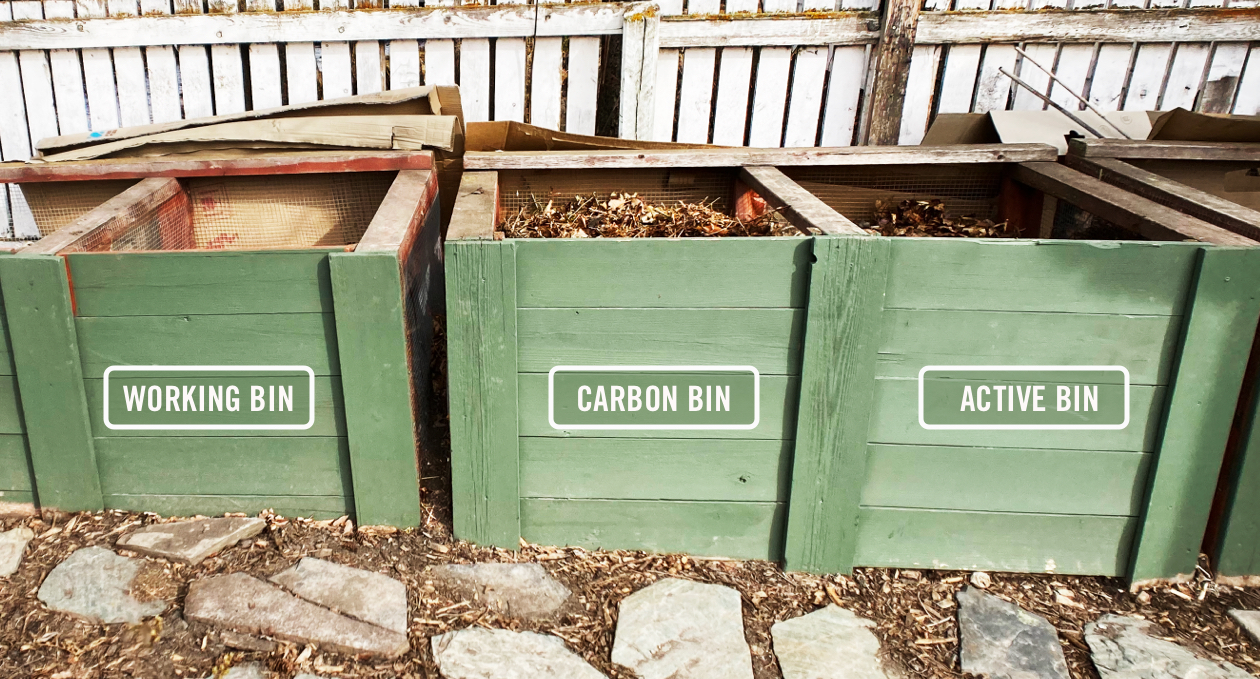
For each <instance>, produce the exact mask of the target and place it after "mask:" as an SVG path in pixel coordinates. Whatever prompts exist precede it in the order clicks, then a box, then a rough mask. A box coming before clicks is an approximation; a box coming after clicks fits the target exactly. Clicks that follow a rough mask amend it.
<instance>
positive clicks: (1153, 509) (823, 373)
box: [446, 145, 1260, 582]
mask: <svg viewBox="0 0 1260 679" xmlns="http://www.w3.org/2000/svg"><path fill="white" fill-rule="evenodd" d="M1056 159H1057V154H1056V153H1055V152H1054V151H1053V149H1052V148H1051V147H1046V146H1041V145H1005V146H1002V145H977V146H951V147H939V148H934V147H918V148H916V147H900V148H898V147H873V148H845V149H807V150H806V149H802V150H773V151H770V150H765V151H763V150H753V149H732V150H712V151H708V150H704V151H694V150H686V151H678V152H656V151H651V152H643V151H608V152H550V153H493V154H482V153H469V154H467V155H466V156H465V174H464V179H463V183H462V185H461V187H460V192H459V194H458V196H457V197H456V203H455V206H454V214H453V217H452V221H451V226H450V229H449V232H448V240H447V245H446V250H447V295H448V298H447V299H448V302H447V308H448V333H449V335H448V340H449V349H448V356H449V359H448V360H449V361H450V368H449V375H450V394H451V436H452V476H453V479H452V483H453V502H454V518H455V531H456V534H457V535H458V536H460V537H462V538H465V539H469V540H472V541H475V542H481V543H488V544H493V545H497V546H500V547H508V548H510V547H513V546H515V545H516V544H517V543H518V541H519V540H520V539H521V538H522V519H521V512H522V509H521V507H522V501H521V492H520V484H521V478H520V477H521V472H520V448H519V446H520V436H521V435H522V431H523V429H522V428H521V427H520V426H519V424H518V420H517V418H519V417H520V412H521V411H520V410H519V409H518V401H517V399H518V386H517V383H516V375H517V338H516V308H517V283H516V264H515V257H516V255H515V254H514V253H515V250H514V248H515V247H516V246H514V245H513V243H514V241H513V240H512V239H506V240H502V239H500V240H496V239H495V234H494V228H495V226H496V224H497V221H498V215H497V210H498V195H497V191H498V186H497V171H500V170H512V171H528V170H537V169H562V170H564V169H568V170H573V169H592V168H617V169H631V168H671V167H674V168H694V167H730V168H739V178H740V179H741V180H742V181H743V182H744V183H746V184H747V185H749V186H751V187H753V188H754V189H755V190H756V191H758V192H759V193H760V194H761V195H762V197H763V198H765V199H766V200H767V201H768V202H769V203H770V204H771V205H773V206H775V207H778V208H780V209H781V211H782V213H783V214H785V215H786V216H787V218H788V219H789V221H791V222H792V223H793V224H797V225H802V226H804V225H808V226H813V227H816V228H818V229H820V230H821V231H822V232H823V234H824V235H822V236H815V237H813V239H812V241H813V243H812V247H813V264H812V267H811V273H810V274H809V276H810V279H809V283H808V290H809V293H808V302H807V308H806V321H805V326H804V339H803V340H802V344H803V348H802V356H803V358H802V365H803V367H802V368H801V378H800V387H799V401H800V402H799V406H798V409H797V416H796V431H795V439H794V447H795V449H794V454H793V455H792V459H793V461H792V463H791V466H792V471H791V473H790V477H791V479H793V480H792V481H791V487H790V502H789V503H788V509H787V520H786V523H785V525H786V529H785V535H783V536H782V540H783V552H782V553H783V557H784V560H785V561H786V564H787V567H788V568H789V569H793V570H808V571H816V572H848V571H849V570H851V569H852V568H853V567H854V566H860V565H890V564H864V563H862V562H861V559H860V558H859V557H858V555H857V554H856V541H857V523H858V515H859V509H860V508H859V505H858V501H859V500H858V498H859V494H860V491H861V487H862V483H863V481H864V473H865V472H864V470H865V457H866V443H867V425H868V418H869V416H870V414H871V410H872V406H870V405H869V403H868V401H869V398H870V394H871V393H872V392H871V390H872V389H873V384H874V379H875V378H874V374H875V369H874V363H875V351H874V347H875V346H876V345H877V344H878V343H879V341H880V337H879V334H880V325H879V323H878V322H877V320H876V317H877V316H878V312H879V311H880V310H881V309H882V300H883V295H884V286H885V281H886V280H888V277H889V276H890V275H893V274H895V273H896V272H895V271H890V264H889V254H888V253H889V246H888V244H889V242H890V241H892V240H897V239H888V238H883V237H876V236H870V235H869V234H867V233H866V232H865V231H863V230H861V229H859V228H858V227H856V226H855V225H853V224H852V222H850V221H849V220H848V219H846V218H845V217H843V216H842V215H840V214H838V213H837V212H835V211H834V210H832V209H831V208H830V207H828V206H827V205H825V204H824V203H823V202H822V201H821V200H819V199H818V198H817V197H815V196H814V195H813V194H811V193H810V192H809V191H807V190H805V189H804V188H803V187H802V186H801V185H799V184H797V183H796V182H794V181H792V180H791V179H789V178H788V177H787V176H786V175H785V174H784V173H783V171H781V170H780V169H778V168H779V167H787V166H807V165H820V166H823V165H833V166H834V165H863V164H871V165H884V164H916V163H923V164H948V163H994V162H1004V163H1012V164H1014V167H1013V175H1014V179H1015V180H1017V181H1018V182H1019V183H1022V184H1025V185H1027V186H1029V187H1031V188H1033V189H1037V190H1039V191H1043V192H1045V193H1046V194H1048V195H1051V196H1058V197H1061V198H1064V199H1067V200H1069V201H1071V202H1072V203H1074V204H1076V205H1078V206H1079V207H1081V208H1083V209H1086V210H1088V211H1090V212H1093V213H1095V214H1098V215H1100V216H1102V217H1103V218H1105V219H1108V220H1110V221H1113V222H1116V223H1118V224H1120V225H1122V226H1127V227H1129V228H1131V229H1134V230H1137V231H1139V232H1141V233H1143V234H1145V235H1147V236H1148V237H1150V238H1153V239H1161V240H1183V239H1191V238H1193V239H1197V240H1200V241H1203V242H1207V243H1211V244H1214V245H1215V244H1219V245H1223V246H1238V247H1219V248H1218V247H1202V246H1194V245H1188V246H1186V247H1192V248H1195V250H1196V253H1195V254H1194V256H1193V257H1191V258H1190V259H1188V260H1186V261H1188V262H1189V265H1188V266H1189V269H1187V272H1186V276H1187V277H1188V281H1189V285H1190V295H1191V299H1190V300H1189V301H1187V303H1186V307H1185V311H1184V312H1183V313H1184V315H1183V317H1182V319H1181V321H1180V322H1181V324H1182V327H1181V333H1180V338H1181V339H1182V340H1183V342H1184V343H1187V344H1190V343H1193V344H1197V345H1199V346H1211V347H1213V348H1214V351H1211V352H1206V353H1207V354H1210V355H1203V354H1204V352H1186V353H1185V354H1182V355H1180V356H1179V357H1176V356H1174V357H1170V358H1169V360H1170V362H1171V363H1170V364H1171V368H1170V370H1171V376H1170V380H1176V382H1175V383H1176V387H1175V388H1170V392H1171V393H1170V395H1169V396H1167V397H1165V398H1164V400H1163V404H1164V405H1165V412H1164V414H1163V417H1162V418H1161V419H1160V421H1159V422H1158V423H1156V424H1157V425H1158V426H1159V428H1160V430H1162V431H1165V432H1166V433H1165V434H1164V436H1163V437H1162V439H1161V440H1160V442H1159V448H1158V454H1157V457H1158V458H1159V460H1160V471H1159V472H1158V473H1150V474H1149V475H1148V476H1147V477H1146V482H1147V483H1148V485H1149V487H1148V488H1146V489H1145V490H1146V502H1145V504H1144V511H1143V514H1142V516H1140V517H1137V518H1136V519H1135V520H1134V522H1133V524H1132V526H1131V529H1130V530H1132V533H1131V534H1132V535H1133V543H1132V544H1133V546H1132V549H1131V551H1130V552H1129V558H1128V559H1127V562H1126V563H1124V564H1121V565H1120V566H1119V568H1120V572H1116V573H1112V574H1115V575H1124V576H1127V577H1129V578H1130V579H1131V580H1134V581H1139V582H1140V581H1147V580H1152V579H1158V578H1175V577H1179V576H1187V575H1188V574H1192V573H1193V570H1194V565H1195V557H1196V556H1197V547H1198V543H1199V541H1201V539H1202V534H1203V528H1204V525H1205V524H1206V521H1207V507H1208V505H1209V503H1210V499H1211V495H1212V488H1213V486H1214V484H1215V476H1214V475H1210V474H1204V473H1200V472H1199V471H1198V470H1200V469H1205V468H1210V469H1213V470H1214V469H1216V468H1218V467H1219V462H1220V456H1221V453H1222V452H1223V448H1224V440H1225V436H1226V435H1227V434H1228V430H1229V422H1228V420H1229V417H1228V414H1226V415H1222V414H1221V412H1219V411H1218V410H1216V409H1213V408H1208V407H1200V405H1199V404H1200V403H1203V404H1218V403H1224V402H1225V401H1230V400H1231V399H1234V398H1236V397H1237V388H1238V386H1239V385H1238V384H1236V383H1232V382H1230V380H1228V379H1226V380H1225V382H1224V383H1219V384H1201V383H1197V382H1196V380H1195V377H1196V376H1199V375H1203V374H1205V373H1214V372H1219V371H1220V370H1221V367H1222V366H1225V368H1230V367H1239V366H1241V365H1243V364H1245V361H1246V350H1247V348H1248V347H1249V344H1248V346H1246V347H1245V346H1242V345H1241V344H1239V343H1237V342H1235V341H1233V340H1232V337H1233V335H1234V334H1235V332H1236V330H1237V328H1238V327H1240V324H1241V325H1250V326H1254V325H1255V323H1256V319H1257V317H1260V301H1255V300H1252V301H1251V302H1249V303H1245V304H1242V305H1235V304H1233V300H1232V299H1228V298H1227V299H1222V298H1221V295H1220V291H1219V290H1218V289H1217V288H1219V282H1220V280H1221V279H1222V278H1223V279H1225V280H1229V277H1230V276H1234V277H1236V279H1238V278H1241V279H1247V280H1249V279H1255V281H1256V282H1257V283H1260V271H1255V272H1253V271H1249V270H1247V266H1246V265H1249V264H1251V263H1253V262H1255V261H1256V256H1257V255H1260V251H1256V250H1252V248H1251V247H1249V246H1252V245H1255V244H1256V243H1255V242H1254V241H1251V240H1249V239H1247V238H1243V237H1240V236H1237V235H1235V234H1232V233H1230V232H1228V231H1225V230H1223V229H1220V228H1217V227H1214V226H1212V225H1210V224H1207V223H1205V222H1203V221H1201V220H1198V219H1195V218H1193V217H1188V216H1186V215H1183V214H1181V213H1179V212H1177V211H1175V210H1171V209H1169V208H1166V207H1164V206H1161V205H1158V204H1156V203H1154V202H1152V201H1149V200H1146V199H1143V198H1140V197H1137V196H1133V195H1129V194H1123V193H1119V194H1118V193H1117V192H1116V191H1115V190H1114V189H1112V188H1110V187H1109V186H1108V185H1107V184H1105V183H1104V182H1101V181H1099V180H1097V179H1093V178H1091V177H1088V176H1085V175H1082V174H1080V173H1078V172H1075V171H1073V170H1071V169H1069V168H1066V167H1064V166H1062V165H1059V164H1058V163H1056V162H1053V161H1054V160H1056ZM1039 214H1040V213H1039ZM1043 228H1044V227H1043ZM645 240H651V239H645ZM684 240H687V239H684ZM696 240H704V239H696ZM723 240H725V239H723ZM736 240H738V239H736ZM943 240H944V239H943ZM950 240H952V239H950ZM582 242H583V243H585V242H588V241H582ZM1033 244H1036V243H1035V242H1034V243H1033ZM1173 247H1181V246H1178V245H1174V246H1173ZM1252 268H1256V267H1252ZM1200 343H1202V344H1200ZM1215 349H1219V351H1215ZM811 366H812V367H811ZM1239 372H1240V371H1239ZM1240 379H1241V377H1239V381H1240ZM1231 389H1232V393H1230V392H1231ZM837 402H843V403H853V404H856V405H855V406H854V407H852V408H846V409H845V412H844V413H843V414H841V413H839V412H836V411H837V409H835V408H830V407H828V406H827V404H832V403H837ZM509 413H510V415H508V414H509ZM1217 444H1219V445H1217ZM525 537H526V538H528V537H529V536H525ZM772 539H774V538H773V536H772ZM610 546H617V547H627V546H631V547H632V546H633V545H624V544H623V545H610ZM984 560H985V557H984V555H978V557H977V559H976V563H974V564H969V565H957V566H954V565H952V564H951V567H963V568H972V567H974V568H980V567H988V568H996V569H998V570H1004V569H1005V570H1011V569H1020V570H1040V568H1032V567H1028V566H1023V567H1020V568H1002V567H1001V564H997V563H993V562H990V563H987V564H986V563H984ZM901 565H904V566H906V567H916V566H920V567H921V566H922V565H923V564H901ZM929 567H930V564H929Z"/></svg>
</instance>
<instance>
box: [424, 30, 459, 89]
mask: <svg viewBox="0 0 1260 679" xmlns="http://www.w3.org/2000/svg"><path fill="white" fill-rule="evenodd" d="M455 82H456V81H455V41H454V40H426V41H425V42H424V84H426V85H444V86H447V85H454V84H455Z"/></svg>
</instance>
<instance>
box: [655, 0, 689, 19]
mask: <svg viewBox="0 0 1260 679" xmlns="http://www.w3.org/2000/svg"><path fill="white" fill-rule="evenodd" d="M656 4H657V5H658V6H659V7H660V8H661V16H674V15H677V14H682V13H683V0H659V2H657V3H656Z"/></svg>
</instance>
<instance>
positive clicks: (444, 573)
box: [430, 563, 573, 620]
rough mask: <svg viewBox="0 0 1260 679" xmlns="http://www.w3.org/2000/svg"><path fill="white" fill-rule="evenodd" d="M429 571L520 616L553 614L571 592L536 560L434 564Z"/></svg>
mask: <svg viewBox="0 0 1260 679" xmlns="http://www.w3.org/2000/svg"><path fill="white" fill-rule="evenodd" d="M430 572H431V573H432V574H433V577H434V579H435V580H437V581H438V582H439V583H441V584H442V585H443V586H444V587H445V588H446V589H449V590H452V591H453V592H455V593H458V594H462V595H464V596H470V597H471V598H473V599H475V600H478V601H482V602H485V603H486V604H487V605H489V606H490V607H491V608H493V609H495V610H497V611H499V612H501V613H504V614H506V615H509V616H511V617H514V618H521V619H523V620H542V619H546V618H552V617H555V615H556V614H557V613H559V612H560V609H561V608H562V607H563V606H564V604H565V602H567V601H568V600H569V597H570V596H572V594H573V593H572V592H570V591H569V588H568V587H565V586H564V585H563V584H561V583H560V581H558V580H556V579H555V578H553V577H551V575H550V574H549V573H547V569H545V568H543V567H542V566H541V565H539V564H536V563H479V564H469V565H457V566H435V567H434V568H433V569H432V570H431V571H430Z"/></svg>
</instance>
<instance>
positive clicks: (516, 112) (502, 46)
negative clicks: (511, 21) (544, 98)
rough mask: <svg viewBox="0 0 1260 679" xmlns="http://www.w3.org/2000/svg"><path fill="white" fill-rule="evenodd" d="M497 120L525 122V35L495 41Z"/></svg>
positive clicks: (495, 113) (495, 115) (495, 116)
mask: <svg viewBox="0 0 1260 679" xmlns="http://www.w3.org/2000/svg"><path fill="white" fill-rule="evenodd" d="M488 75H489V72H487V76H488ZM494 119H495V120H515V121H516V122H518V123H522V122H525V40H524V38H499V39H498V40H496V41H495V43H494Z"/></svg>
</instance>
